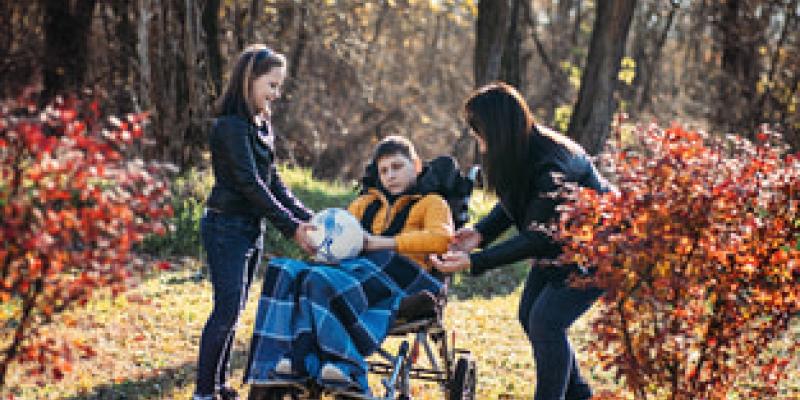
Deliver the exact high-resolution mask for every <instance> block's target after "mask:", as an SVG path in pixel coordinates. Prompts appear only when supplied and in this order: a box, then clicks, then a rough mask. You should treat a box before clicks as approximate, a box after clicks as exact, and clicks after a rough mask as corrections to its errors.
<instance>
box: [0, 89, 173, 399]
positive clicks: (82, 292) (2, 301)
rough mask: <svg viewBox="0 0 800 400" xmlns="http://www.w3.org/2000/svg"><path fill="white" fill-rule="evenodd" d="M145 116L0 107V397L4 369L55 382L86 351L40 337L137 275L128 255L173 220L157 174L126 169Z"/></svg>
mask: <svg viewBox="0 0 800 400" xmlns="http://www.w3.org/2000/svg"><path fill="white" fill-rule="evenodd" d="M145 119H146V117H145V115H128V116H127V117H125V118H122V119H121V118H117V117H110V118H103V117H101V114H100V111H99V107H98V103H97V102H96V101H94V102H82V101H79V100H77V99H74V98H73V99H68V100H60V101H57V102H56V103H54V104H51V105H49V106H47V107H45V108H44V109H37V108H36V107H35V106H33V105H28V104H24V103H21V102H20V101H15V102H4V103H0V307H2V309H1V310H0V311H2V313H3V321H2V325H0V387H3V384H4V382H5V376H6V372H7V369H8V367H9V365H10V364H11V363H13V362H21V363H24V364H29V365H30V373H31V374H39V375H41V376H42V377H43V379H44V378H56V379H58V378H60V377H61V376H63V374H64V373H65V372H67V371H68V370H69V369H70V360H71V358H72V357H74V356H75V355H81V356H86V355H91V354H93V350H92V349H91V348H86V347H85V346H83V347H81V346H75V345H73V344H70V343H65V342H66V341H64V340H60V339H59V338H58V337H52V336H50V335H46V334H43V333H42V332H43V331H42V327H43V326H44V325H45V324H46V323H47V322H48V321H50V320H51V318H52V317H53V316H54V315H56V314H58V313H59V312H61V311H63V310H65V309H67V308H68V307H76V306H81V305H84V304H85V303H86V302H87V300H88V299H89V298H90V296H91V295H92V293H93V292H95V291H97V290H100V289H106V290H107V289H109V288H110V290H111V292H112V293H113V294H117V293H119V292H120V291H122V290H123V289H124V287H125V284H126V280H127V279H128V278H130V277H131V276H132V275H133V274H135V273H136V272H139V271H141V270H142V268H143V266H142V265H141V263H137V262H134V260H133V258H132V254H131V248H132V246H133V245H134V244H136V243H137V242H139V241H141V240H142V239H143V238H144V236H145V235H148V234H151V233H153V232H163V231H164V225H163V221H164V219H165V218H167V217H169V216H171V214H172V210H171V208H170V206H169V205H168V203H167V200H168V195H169V193H168V180H167V179H164V178H165V174H166V173H167V168H166V166H165V165H161V164H157V163H148V162H144V161H142V160H136V159H131V158H132V157H131V156H130V153H132V150H133V146H134V145H136V144H137V142H140V140H141V136H142V124H144V123H145V122H146V121H145Z"/></svg>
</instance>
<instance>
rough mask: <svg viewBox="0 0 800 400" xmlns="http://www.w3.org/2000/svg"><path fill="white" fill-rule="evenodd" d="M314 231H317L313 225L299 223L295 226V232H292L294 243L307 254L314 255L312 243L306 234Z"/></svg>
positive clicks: (314, 250) (314, 249)
mask: <svg viewBox="0 0 800 400" xmlns="http://www.w3.org/2000/svg"><path fill="white" fill-rule="evenodd" d="M315 230H317V227H316V226H315V225H313V224H309V223H308V222H301V223H300V225H298V226H297V230H296V231H294V241H295V243H297V245H298V246H300V248H301V249H303V251H305V252H306V253H308V254H314V253H316V251H317V249H316V248H315V247H314V243H313V242H312V241H311V237H310V236H309V235H308V232H310V231H315Z"/></svg>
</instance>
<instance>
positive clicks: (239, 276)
mask: <svg viewBox="0 0 800 400" xmlns="http://www.w3.org/2000/svg"><path fill="white" fill-rule="evenodd" d="M285 76H286V59H285V58H284V56H283V55H281V54H278V53H276V52H274V51H272V50H270V49H269V48H267V47H266V46H264V45H253V46H250V47H248V48H247V49H245V50H244V51H243V52H242V53H241V54H240V55H239V58H238V59H237V60H236V63H235V64H234V67H233V70H232V71H231V74H230V79H229V81H228V84H227V87H226V89H225V92H224V93H223V95H222V97H221V98H220V99H219V102H218V104H217V112H216V117H217V118H216V120H215V122H214V127H213V129H212V131H211V136H210V148H211V166H212V170H213V173H214V186H213V188H212V189H211V194H210V195H209V196H208V199H207V200H206V211H205V214H204V215H203V218H202V219H201V221H200V230H201V236H202V239H203V247H204V249H205V251H206V256H207V258H208V267H209V271H210V273H211V285H212V287H213V290H214V308H213V310H212V311H211V315H210V316H209V318H208V321H207V322H206V325H205V327H204V328H203V334H202V337H201V339H200V355H199V358H198V363H197V364H198V365H197V386H196V388H195V392H194V399H195V400H212V399H219V400H234V399H238V398H239V396H238V394H237V393H236V391H235V390H234V389H232V388H230V387H228V386H227V385H226V380H227V377H228V362H229V359H230V354H231V347H232V346H233V337H234V334H235V331H236V322H237V320H238V319H239V314H240V312H241V310H242V309H243V308H244V306H245V303H246V299H247V291H248V289H249V287H250V284H251V283H252V281H253V276H254V274H255V271H256V269H257V268H258V265H259V262H260V260H261V257H262V254H263V249H262V245H263V244H262V242H263V240H262V237H263V234H264V229H265V224H264V222H265V219H266V220H268V221H269V222H270V223H272V225H273V226H275V227H276V228H277V229H278V230H279V231H280V232H281V233H283V235H284V236H286V237H288V238H293V239H294V240H295V241H296V242H297V243H298V244H299V245H300V246H301V247H302V248H303V249H305V250H306V251H308V252H310V251H311V245H310V241H309V239H308V236H307V234H306V233H307V230H309V229H313V228H312V227H311V225H310V224H307V223H306V221H308V220H309V219H310V218H311V212H310V211H309V210H308V209H306V208H305V207H304V206H303V205H302V203H300V201H298V200H297V199H296V198H295V197H294V195H292V193H291V191H290V190H289V189H288V188H287V187H286V186H284V184H283V183H282V182H281V179H280V176H279V175H278V173H277V170H276V168H275V165H274V159H275V157H274V148H273V143H274V139H275V134H274V132H273V131H272V129H271V127H270V124H269V119H270V103H271V102H273V101H275V100H276V99H277V98H278V97H279V96H280V91H281V85H282V84H283V80H284V78H285Z"/></svg>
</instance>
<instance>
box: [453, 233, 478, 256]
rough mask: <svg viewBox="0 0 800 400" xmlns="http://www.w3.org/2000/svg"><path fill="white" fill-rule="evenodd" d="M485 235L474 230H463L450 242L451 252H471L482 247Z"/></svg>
mask: <svg viewBox="0 0 800 400" xmlns="http://www.w3.org/2000/svg"><path fill="white" fill-rule="evenodd" d="M482 241H483V235H481V233H480V232H478V231H476V230H475V229H474V228H461V229H459V230H458V231H457V232H456V234H455V235H454V236H453V239H451V240H450V250H456V251H463V252H470V251H472V250H474V249H475V248H477V247H478V246H480V244H481V242H482Z"/></svg>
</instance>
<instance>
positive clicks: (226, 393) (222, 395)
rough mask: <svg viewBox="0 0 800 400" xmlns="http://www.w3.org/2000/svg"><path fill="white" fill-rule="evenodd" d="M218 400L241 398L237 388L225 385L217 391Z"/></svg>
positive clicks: (237, 399) (236, 399) (238, 399)
mask: <svg viewBox="0 0 800 400" xmlns="http://www.w3.org/2000/svg"><path fill="white" fill-rule="evenodd" d="M216 399H217V400H241V398H240V397H239V392H237V391H236V389H234V388H231V387H227V386H224V387H223V388H221V389H220V390H219V392H217V397H216Z"/></svg>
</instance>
